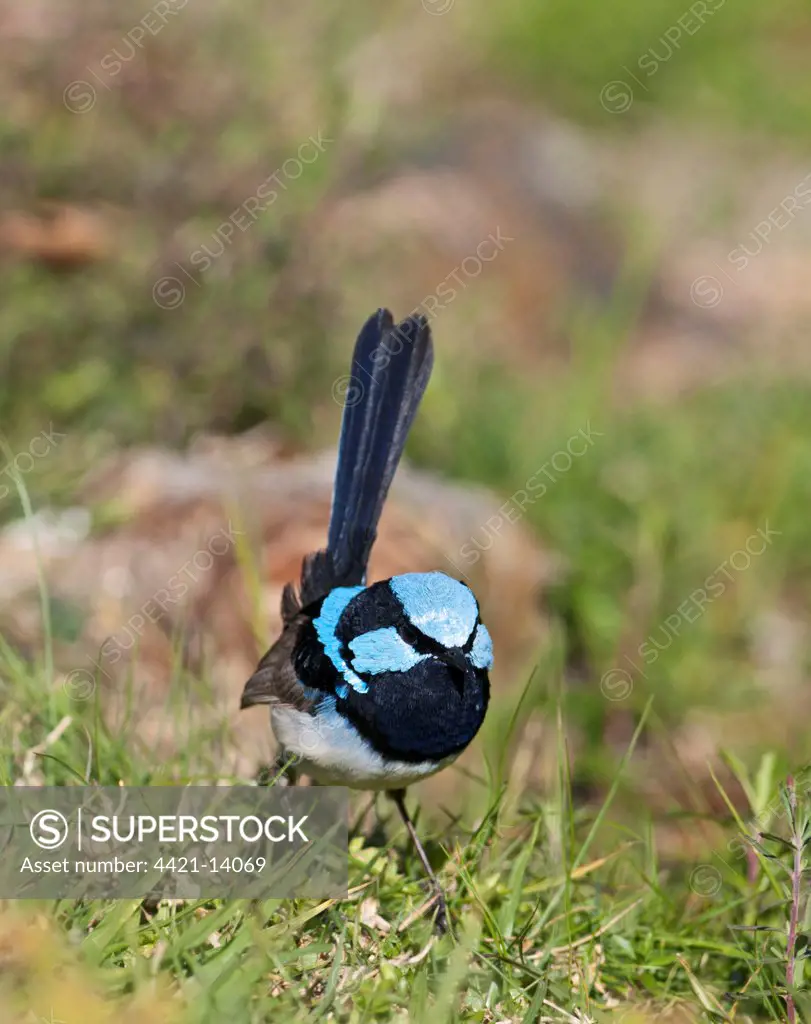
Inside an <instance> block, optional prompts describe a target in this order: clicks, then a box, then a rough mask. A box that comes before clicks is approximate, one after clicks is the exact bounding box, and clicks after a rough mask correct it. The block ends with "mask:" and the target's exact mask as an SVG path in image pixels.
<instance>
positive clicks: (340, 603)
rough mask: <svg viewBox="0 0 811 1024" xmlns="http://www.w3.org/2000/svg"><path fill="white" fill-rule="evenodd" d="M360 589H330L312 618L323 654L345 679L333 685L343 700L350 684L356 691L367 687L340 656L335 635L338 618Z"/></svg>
mask: <svg viewBox="0 0 811 1024" xmlns="http://www.w3.org/2000/svg"><path fill="white" fill-rule="evenodd" d="M362 590H363V587H336V588H335V590H333V591H331V592H330V593H329V594H328V595H327V597H325V598H324V603H323V604H322V605H321V614H320V615H319V616H318V618H317V619H314V620H313V626H314V627H315V633H316V636H317V637H318V639H319V641H320V643H321V646H322V647H323V648H324V652H325V654H326V655H327V657H328V658H329V660H330V661H331V662H332V664H333V665H334V666H335V668H336V669H337V670H338V671H339V672H340V673H341V675H342V676H343V677H344V679H345V680H346V683H344V684H342V685H340V686H336V687H335V692H336V693H337V694H338V696H339V697H341V698H342V699H344V700H345V699H346V697H347V696H348V694H349V687H350V686H351V687H352V689H353V690H357V692H358V693H366V691H367V690H368V689H369V687H368V686H367V684H366V683H364V681H363V680H362V679H361V678H360V677H359V676H357V675H355V673H354V672H353V671H352V669H351V668H350V667H349V666H348V665H347V663H346V662H345V661H344V659H343V658H342V657H341V642H340V640H339V639H338V637H337V636H336V635H335V630H336V629H337V627H338V620H339V619H340V617H341V615H342V614H343V611H344V609H345V608H346V606H347V605H348V604H349V602H350V601H351V600H352V598H353V597H356V596H357V595H358V594H359V593H360V592H361V591H362ZM347 684H348V685H347Z"/></svg>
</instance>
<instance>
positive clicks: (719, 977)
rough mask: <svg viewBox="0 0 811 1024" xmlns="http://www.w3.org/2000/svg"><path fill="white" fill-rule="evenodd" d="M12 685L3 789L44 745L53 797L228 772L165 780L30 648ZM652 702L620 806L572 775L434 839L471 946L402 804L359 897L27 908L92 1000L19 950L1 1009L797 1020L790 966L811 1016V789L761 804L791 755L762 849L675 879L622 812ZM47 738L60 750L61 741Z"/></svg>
mask: <svg viewBox="0 0 811 1024" xmlns="http://www.w3.org/2000/svg"><path fill="white" fill-rule="evenodd" d="M39 678H41V677H39ZM3 680H4V682H3V684H2V685H3V694H2V696H3V711H2V714H0V749H2V750H4V751H6V752H7V753H6V754H5V756H4V759H3V762H2V766H0V781H2V782H3V783H4V784H7V785H8V784H13V783H14V782H15V781H17V782H19V781H21V779H22V780H24V779H25V775H24V773H23V765H25V764H28V765H29V766H30V765H31V763H32V762H31V759H30V758H26V754H27V753H28V752H30V751H31V750H36V757H35V758H34V759H33V763H34V766H35V767H34V769H33V770H34V772H35V773H36V775H35V781H36V782H37V783H39V784H46V785H75V784H77V781H78V780H81V782H83V783H98V784H107V785H115V784H117V783H119V782H124V783H127V784H138V785H149V784H152V785H164V784H167V783H169V782H173V783H185V782H192V783H193V782H195V781H200V779H201V778H204V777H205V773H206V769H207V770H208V772H216V770H217V766H216V764H214V763H212V764H209V765H206V764H205V760H206V753H205V752H206V751H207V750H208V749H210V747H209V744H208V742H207V738H206V737H204V736H197V737H191V742H190V743H189V744H187V746H186V748H185V752H184V755H183V756H182V757H178V758H177V759H176V760H175V761H173V762H170V763H165V764H162V765H160V766H156V765H155V764H154V760H153V759H150V758H149V757H148V752H147V751H142V750H139V744H138V738H137V727H136V726H135V725H133V726H132V728H131V731H130V732H122V734H120V735H117V736H113V735H110V734H108V733H107V732H106V731H105V729H104V727H103V726H102V725H101V723H100V718H99V716H98V715H97V709H96V707H95V705H94V702H93V701H89V702H84V703H82V704H77V702H75V701H71V700H70V699H69V697H68V695H67V694H66V693H64V692H62V691H59V692H57V693H56V694H54V695H53V700H52V701H51V704H50V706H48V705H47V704H46V705H45V706H43V703H42V699H41V697H42V694H41V686H40V683H39V681H38V677H37V676H36V675H32V674H31V672H30V670H29V669H28V667H27V666H25V665H23V664H22V663H20V662H19V660H17V659H15V658H14V656H13V654H12V653H11V652H5V655H4V659H3ZM651 705H652V702H649V703H648V706H647V708H646V709H645V712H644V713H643V715H642V717H641V719H640V722H639V725H638V728H637V730H636V732H635V734H634V737H633V738H632V741H631V743H630V744H629V747H628V749H627V751H626V752H625V756H624V757H623V759H622V761H621V763H620V765H619V767H618V769H617V771H616V773H615V775H614V779H613V781H612V784H611V786H610V788H609V789H608V791H607V793H606V794H605V796H604V798H603V800H602V801H601V802H600V803H599V804H595V805H594V806H591V807H585V806H582V805H581V804H580V803H579V802H578V801H577V800H576V799H574V798H573V796H572V793H571V780H570V778H569V777H568V776H567V773H566V772H565V771H563V770H561V773H560V778H559V779H558V783H557V786H556V787H555V789H554V791H553V792H551V793H550V794H548V795H547V796H545V797H544V796H541V795H539V794H531V793H523V794H520V793H511V792H510V790H509V787H503V788H501V789H494V787H492V786H491V787H490V788H489V790H488V792H487V810H486V812H485V813H484V814H483V815H481V816H480V817H479V818H478V819H477V820H465V819H463V822H461V823H458V824H456V825H451V826H448V827H447V828H445V829H444V830H443V831H442V832H440V833H439V834H436V835H434V836H432V841H431V844H430V847H429V849H430V852H431V856H432V858H433V859H434V863H435V864H436V866H437V867H438V868H439V869H440V875H441V878H442V882H443V885H444V887H445V889H446V891H447V892H448V894H449V906H450V911H451V915H452V920H453V921H454V928H455V936H454V937H445V938H442V939H440V940H437V939H436V938H434V937H433V934H432V928H431V925H430V920H429V919H430V913H426V900H427V893H426V890H425V887H424V884H423V882H422V879H421V874H420V867H419V863H418V861H417V858H416V856H415V855H414V853H413V851H412V850H411V849H410V848H409V847H408V845H407V843H406V841H405V837H404V835H403V830H402V828H401V827H400V825H399V819H398V818H397V816H396V814H395V813H394V812H393V808H392V807H390V806H385V805H384V806H380V810H381V813H382V814H383V815H384V817H385V819H386V821H385V828H386V831H387V832H388V833H389V835H391V836H392V838H393V839H394V842H393V843H392V844H389V843H388V842H386V841H385V840H381V839H377V840H375V839H372V838H365V837H363V836H357V837H356V838H355V839H353V840H352V843H351V849H350V894H349V897H348V898H347V899H346V900H340V901H336V900H325V901H323V902H320V903H317V902H315V901H281V900H266V901H263V902H249V901H244V900H243V901H240V900H231V901H217V900H207V901H199V902H187V903H173V902H172V901H166V902H164V903H163V904H161V905H160V906H159V907H158V908H157V909H153V910H152V912H147V911H145V910H144V909H143V908H142V906H141V904H140V902H139V901H138V900H122V901H118V902H109V901H108V902H105V901H102V900H89V901H86V902H80V903H76V902H75V901H67V900H65V901H60V902H53V901H52V902H50V903H45V902H42V903H41V904H36V905H34V906H33V907H28V909H27V911H26V917H21V919H20V921H19V922H18V921H17V920H16V915H17V911H16V909H15V910H14V911H13V912H11V913H9V910H8V908H7V910H6V912H5V913H4V914H2V915H0V921H2V922H3V926H2V927H3V928H5V929H7V930H9V932H10V934H15V932H14V930H13V929H14V928H17V929H20V930H21V934H26V929H27V928H30V927H31V926H30V925H29V924H27V923H25V922H26V921H27V920H30V919H32V918H33V919H34V920H39V921H40V922H41V921H43V920H47V921H48V922H49V925H48V931H47V932H45V931H42V929H41V926H40V930H39V931H38V932H37V935H38V944H37V945H36V946H35V947H34V948H35V949H39V948H40V944H41V943H47V942H51V943H53V942H54V941H55V940H54V937H53V935H54V934H55V933H56V934H58V933H59V932H61V933H62V934H63V935H64V936H65V939H67V940H68V942H67V946H66V944H65V939H63V940H62V943H61V945H60V949H61V954H60V955H61V956H62V957H64V956H65V955H66V952H67V950H68V949H69V951H70V958H71V959H72V960H78V961H80V962H81V964H82V972H83V973H82V977H83V978H84V982H83V985H84V986H85V987H86V991H85V994H84V995H83V996H82V998H81V999H79V1000H78V1001H75V1002H70V1001H68V995H67V994H66V993H62V994H60V991H61V990H60V988H59V985H58V984H52V983H50V982H49V983H48V984H43V980H42V977H41V965H39V966H38V962H37V956H36V954H35V953H34V952H32V953H30V955H29V953H27V952H26V950H27V946H26V944H25V943H23V944H22V945H18V943H17V942H16V941H15V943H14V945H13V946H12V947H11V949H10V951H7V952H6V954H4V955H5V957H6V960H8V958H9V957H10V960H11V963H12V964H13V965H14V968H15V969H14V972H13V974H12V975H8V974H7V975H6V981H5V982H0V1001H1V1000H3V999H5V1000H6V1003H7V1007H8V1009H7V1013H8V1014H11V1013H14V1012H16V1013H18V1014H19V1013H22V1012H23V1010H25V1011H28V1012H29V1013H33V1014H34V1018H33V1019H45V1020H47V1019H48V1016H47V1015H48V1013H49V1012H50V1011H49V1008H48V1007H49V1005H52V1006H53V1013H54V1015H55V1019H59V1020H64V1021H66V1022H67V1024H72V1022H73V1021H74V1020H76V1021H78V1020H80V1019H88V1018H87V1017H86V1016H84V1014H85V1012H86V1011H85V1009H84V1008H83V1007H84V1002H85V1000H87V999H90V998H91V996H90V995H89V994H88V993H92V992H93V991H95V992H98V993H100V994H101V995H102V996H103V998H104V1000H107V1001H109V1000H116V1001H117V1002H118V1001H120V1002H121V1003H122V1005H123V1006H124V1007H126V1006H130V1005H137V1001H138V1000H143V999H145V998H147V997H148V998H149V999H151V1000H152V1001H153V1002H154V1009H153V1010H150V1019H156V1015H157V1013H158V1012H163V1011H164V1010H166V1011H167V1012H168V1011H170V1010H171V1011H172V1012H175V1013H179V1014H180V1019H182V1020H183V1021H194V1022H197V1021H199V1022H204V1021H217V1020H221V1019H222V1018H223V1016H230V1017H231V1018H232V1019H234V1020H240V1021H243V1020H244V1021H256V1022H260V1021H269V1020H278V1019H284V1020H291V1021H295V1020H306V1019H310V1018H311V1017H312V1016H316V1017H317V1018H323V1019H335V1020H341V1021H376V1020H381V1021H382V1020H392V1019H394V1020H399V1019H402V1020H406V1019H408V1020H416V1021H428V1020H431V1021H435V1020H460V1021H461V1020H464V1021H496V1020H511V1021H524V1020H526V1021H533V1020H537V1019H541V1018H540V1016H539V1015H541V1014H543V1015H545V1019H550V1020H588V1019H592V1020H601V1019H604V1015H605V1014H606V1013H611V1014H612V1015H616V1014H617V1013H619V1012H620V1007H623V1008H625V1010H627V1012H628V1014H630V1016H627V1017H626V1019H628V1020H632V1019H640V1020H642V1019H645V1017H644V1012H645V1010H646V1009H647V1010H649V1012H650V1013H651V1014H653V1018H652V1019H662V1018H661V1017H660V1016H659V1015H660V1014H663V1013H665V1011H666V1009H667V1008H682V1009H683V1010H684V1012H685V1013H687V1012H688V1011H689V1010H690V1008H692V1009H693V1010H695V1009H696V1008H698V1007H699V1006H703V1007H704V1012H705V1014H706V1015H707V1016H708V1017H709V1018H711V1019H714V1020H741V1019H744V1018H745V1017H748V1018H749V1019H752V1020H775V1021H779V1020H783V1019H785V1014H786V1009H785V1007H786V995H785V993H786V977H787V965H789V964H790V965H791V967H790V968H789V977H790V976H791V972H792V971H793V977H794V985H795V992H794V995H793V998H794V1000H795V1001H796V1005H797V1010H798V1013H799V1015H800V1016H799V1017H798V1018H797V1019H802V1017H803V1015H804V1014H805V1013H807V1012H808V1011H809V1009H811V1006H809V1002H808V997H807V993H805V992H804V991H803V969H804V961H803V959H802V957H803V951H804V949H805V942H806V941H807V929H808V926H809V920H808V915H809V912H811V911H809V908H808V906H807V901H806V900H805V894H804V892H803V888H802V886H801V885H800V880H801V879H802V877H803V874H802V872H803V870H804V869H805V866H806V864H807V855H806V853H805V852H804V846H803V844H804V843H805V844H807V842H808V840H809V828H808V824H807V822H808V820H809V813H811V800H809V791H810V790H809V782H811V775H809V776H802V775H800V776H799V777H798V780H797V782H796V783H795V782H794V781H792V782H791V784H790V786H789V787H788V788H786V789H784V791H783V794H782V797H781V798H779V799H778V803H777V804H776V805H775V806H774V807H772V814H771V817H770V818H767V814H765V813H764V808H762V807H760V808H759V807H758V804H759V803H766V802H767V801H768V800H769V799H770V798H771V797H772V796H773V791H774V790H775V788H776V785H777V782H778V780H777V778H776V775H775V771H774V762H773V761H771V762H769V764H767V765H766V766H765V767H764V768H763V770H762V772H761V775H760V777H759V778H757V779H756V780H752V779H749V778H748V777H746V776H743V777H742V780H741V781H742V782H744V783H745V785H746V788H747V791H748V792H749V793H750V794H751V797H750V799H751V807H750V813H751V818H752V819H753V820H755V821H756V828H757V829H758V830H759V831H761V832H762V833H765V834H763V835H761V836H760V837H758V836H757V834H754V835H753V836H752V838H753V840H754V842H753V843H752V845H751V847H750V851H751V852H750V853H749V855H746V854H743V853H742V852H741V850H739V849H737V848H736V849H735V853H734V855H733V854H731V853H730V852H729V850H725V849H723V848H721V850H720V851H719V852H718V855H714V856H708V859H707V861H706V862H705V863H701V864H692V865H690V864H683V865H681V866H678V865H675V864H671V865H669V866H665V865H663V864H662V862H661V859H660V856H659V854H658V852H657V845H656V837H655V830H654V828H652V827H651V825H650V823H648V824H647V825H646V824H645V823H644V821H643V820H639V821H637V822H636V824H635V825H634V826H631V825H621V824H619V823H618V822H616V821H615V820H613V819H612V813H613V806H612V805H613V801H614V799H615V798H616V797H617V795H618V794H619V793H620V791H621V790H622V789H623V787H624V786H625V784H626V782H627V770H628V768H629V766H630V765H631V764H632V762H633V755H634V748H635V746H636V744H637V743H638V741H639V739H640V737H641V736H642V735H643V734H644V731H645V729H646V725H647V722H646V719H647V717H648V714H649V713H650V709H651ZM563 721H564V720H563V716H562V713H561V714H559V715H558V723H559V730H560V731H559V735H558V743H559V745H560V748H561V751H563V750H564V749H565V745H566V734H565V731H564V728H563ZM60 723H61V724H62V729H61V731H60V730H58V729H57V728H56V727H57V726H59V725H60ZM65 726H66V727H65ZM55 730H56V731H55ZM47 735H51V736H53V735H56V736H57V738H56V739H55V740H53V741H52V742H50V743H48V742H47V741H46V742H45V743H43V738H44V737H46V736H47ZM561 764H565V761H563V760H562V761H561ZM27 771H29V772H30V771H31V768H30V767H29V768H28V769H27ZM209 777H210V775H209ZM29 781H30V780H29ZM382 803H383V802H381V804H382ZM772 803H774V801H772ZM758 810H759V811H760V817H759V818H758V817H757V812H758ZM736 814H737V812H736ZM767 824H768V827H767ZM738 829H740V830H741V831H740V832H739V831H738ZM745 832H749V833H751V832H752V825H751V822H746V821H745V820H743V818H741V817H737V822H735V821H733V822H732V823H731V825H730V827H729V829H728V830H727V833H728V836H729V837H731V838H734V837H735V836H736V835H740V834H742V833H745ZM739 845H740V846H741V847H744V846H746V845H747V844H744V843H741V844H739ZM49 933H50V934H49ZM0 935H2V933H1V932H0ZM2 942H3V940H2V938H1V937H0V948H3V947H2ZM74 970H75V967H74ZM38 972H39V973H38ZM11 977H14V978H15V979H16V980H15V983H14V984H13V985H11V984H10V983H9V979H10V978H11ZM164 983H165V984H164ZM169 991H172V992H173V993H174V996H173V997H172V998H170V997H169V996H168V994H167V993H168V992H169ZM70 998H71V999H72V998H73V997H70ZM133 1001H135V1002H133ZM0 1005H2V1002H0ZM623 1012H624V1011H623ZM634 1014H639V1016H638V1017H637V1016H634ZM37 1015H38V1016H37ZM5 1019H14V1020H16V1019H17V1017H13V1018H9V1017H8V1016H7V1017H6V1018H5ZM19 1019H20V1020H22V1019H23V1018H22V1017H19ZM26 1019H30V1018H26ZM136 1019H137V1018H136ZM605 1019H611V1018H610V1017H605ZM674 1019H679V1018H674ZM684 1019H691V1018H690V1017H685V1018H684Z"/></svg>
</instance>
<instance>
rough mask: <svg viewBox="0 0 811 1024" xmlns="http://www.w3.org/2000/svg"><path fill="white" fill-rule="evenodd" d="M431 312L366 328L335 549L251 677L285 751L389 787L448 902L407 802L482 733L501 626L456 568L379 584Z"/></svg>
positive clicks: (295, 600) (325, 773) (349, 405)
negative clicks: (495, 636) (485, 619)
mask: <svg viewBox="0 0 811 1024" xmlns="http://www.w3.org/2000/svg"><path fill="white" fill-rule="evenodd" d="M433 359H434V353H433V345H432V341H431V332H430V329H429V327H428V324H427V322H426V320H425V318H424V317H422V316H410V317H408V318H407V319H405V320H403V321H402V322H401V323H400V324H398V325H397V326H395V325H394V322H393V319H392V315H391V313H390V312H389V311H388V310H386V309H380V310H378V311H377V313H375V314H374V315H373V316H372V317H370V318H369V320H368V321H367V322H366V324H365V325H364V326H363V329H362V330H361V332H360V335H359V336H358V339H357V342H356V345H355V352H354V355H353V360H352V372H351V376H350V381H349V384H350V386H349V389H348V400H347V402H346V405H345V408H344V415H343V424H342V427H341V439H340V446H339V451H338V467H337V471H336V476H335V486H334V491H333V500H332V513H331V518H330V525H329V533H328V538H327V546H326V548H325V549H324V550H322V551H317V552H315V553H313V554H311V555H308V556H307V557H305V559H304V562H303V565H302V571H301V580H300V583H299V586H298V588H296V587H295V586H294V585H293V584H288V585H287V586H286V587H285V589H284V594H283V597H282V618H283V622H284V628H283V631H282V635H281V636H280V638H279V639H278V640H277V641H276V643H275V644H274V645H273V646H272V647H271V648H270V650H269V651H268V652H267V654H265V656H264V657H263V658H262V660H261V661H260V662H259V665H258V667H257V670H256V672H255V673H254V675H253V676H252V677H251V678H250V679H249V680H248V682H247V683H246V684H245V689H244V692H243V694H242V704H241V706H242V707H243V708H246V707H251V706H253V705H255V704H269V705H270V717H271V724H272V727H273V732H274V734H275V736H276V739H277V740H278V742H279V745H280V747H281V750H282V756H283V757H286V758H295V760H296V762H297V763H298V766H299V767H300V768H301V770H302V771H303V772H304V773H305V774H307V775H309V776H310V777H312V778H313V779H314V780H315V781H316V782H321V783H324V784H328V785H340V786H350V787H352V788H356V789H372V790H388V791H390V794H391V796H392V797H393V798H394V800H395V802H396V803H397V806H398V808H399V810H400V813H401V814H402V816H403V820H404V822H405V824H406V827H407V829H408V831H409V833H410V835H411V838H412V839H413V841H414V843H415V845H416V848H417V851H418V853H419V856H420V859H421V860H422V863H423V866H424V867H425V869H426V871H427V873H428V875H429V877H430V878H431V880H432V882H433V884H434V886H435V887H436V889H437V894H438V896H437V916H436V924H437V927H438V928H439V929H440V930H444V927H445V923H446V917H445V914H446V912H445V904H444V898H443V896H442V892H441V890H440V889H439V885H438V883H437V880H436V877H435V876H434V874H433V872H432V870H431V867H430V865H429V863H428V859H427V857H426V855H425V851H424V850H423V848H422V845H421V844H420V841H419V839H418V837H417V835H416V831H415V829H414V826H413V824H412V822H411V820H410V818H409V816H408V813H407V811H406V808H405V802H404V797H405V787H406V786H407V785H409V784H410V783H413V782H417V781H418V780H420V779H424V778H426V777H427V776H429V775H433V774H434V773H435V772H437V771H439V770H440V769H441V768H444V767H445V766H446V765H448V764H450V763H451V762H452V761H453V760H455V758H457V757H458V756H459V754H461V753H462V751H463V750H464V749H465V748H466V747H467V746H468V744H469V743H470V741H471V740H472V739H473V737H474V736H475V735H476V733H477V732H478V730H479V727H480V726H481V724H482V722H483V720H484V716H485V713H486V711H487V705H488V700H489V696H490V683H489V677H488V670H489V669H490V668H491V666H492V663H493V648H492V642H491V639H490V634H489V633H488V632H487V628H486V627H485V625H484V624H483V623H482V621H481V617H480V615H479V605H478V602H477V601H476V598H475V597H474V595H473V592H472V591H471V590H470V588H469V587H467V586H466V585H465V584H464V583H461V582H459V581H458V580H455V579H452V578H451V577H449V576H446V575H445V574H444V573H442V572H428V573H406V574H404V575H401V576H393V577H392V578H391V579H387V580H383V581H381V582H379V583H373V584H372V585H371V586H369V585H367V582H366V573H367V564H368V561H369V555H370V552H371V550H372V546H373V544H374V542H375V537H376V535H377V525H378V521H379V519H380V514H381V512H382V510H383V504H384V502H385V500H386V495H387V494H388V491H389V487H390V485H391V482H392V479H393V477H394V473H395V471H396V469H397V465H398V463H399V461H400V456H401V455H402V453H403V448H404V447H405V442H406V438H407V436H408V432H409V430H410V428H411V424H412V423H413V421H414V416H415V415H416V412H417V407H418V406H419V404H420V401H421V399H422V396H423V394H424V393H425V388H426V386H427V384H428V379H429V377H430V375H431V369H432V367H433Z"/></svg>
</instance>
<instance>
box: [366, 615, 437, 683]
mask: <svg viewBox="0 0 811 1024" xmlns="http://www.w3.org/2000/svg"><path fill="white" fill-rule="evenodd" d="M349 647H350V649H351V650H352V653H353V654H354V655H355V657H354V658H353V659H352V667H353V668H354V669H355V671H356V672H367V673H369V674H370V675H377V674H378V673H380V672H408V670H409V669H410V668H413V667H414V666H415V665H418V664H419V663H420V662H421V661H425V659H426V658H427V657H428V655H427V654H417V652H416V651H415V650H414V648H413V647H410V646H409V645H408V644H407V643H406V642H405V640H403V638H402V637H401V636H400V634H399V633H398V632H397V630H396V629H395V628H394V627H393V626H388V627H386V628H385V629H373V630H372V631H371V632H369V633H363V634H361V636H356V637H355V639H354V640H351V641H350V643H349Z"/></svg>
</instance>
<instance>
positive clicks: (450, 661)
mask: <svg viewBox="0 0 811 1024" xmlns="http://www.w3.org/2000/svg"><path fill="white" fill-rule="evenodd" d="M442 660H443V661H444V662H445V664H446V665H450V666H451V668H457V669H459V671H460V672H462V673H465V672H467V670H468V669H469V668H470V664H469V662H468V660H467V655H466V654H465V652H464V651H463V650H462V648H461V647H449V648H448V650H447V651H445V657H444V658H443V659H442Z"/></svg>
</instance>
